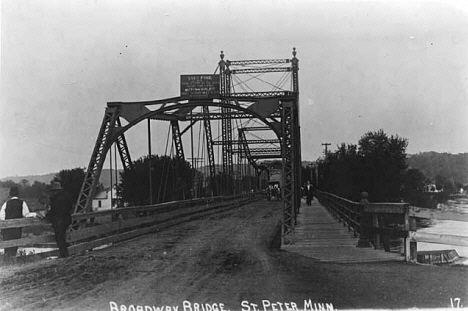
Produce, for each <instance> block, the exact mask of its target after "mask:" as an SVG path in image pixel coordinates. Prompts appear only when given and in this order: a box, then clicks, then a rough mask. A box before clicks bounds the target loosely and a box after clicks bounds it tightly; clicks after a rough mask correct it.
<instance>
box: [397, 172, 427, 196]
mask: <svg viewBox="0 0 468 311" xmlns="http://www.w3.org/2000/svg"><path fill="white" fill-rule="evenodd" d="M426 182H427V177H426V176H425V175H424V174H423V173H422V172H421V171H420V170H418V169H415V168H411V169H408V170H407V171H406V172H405V174H404V182H403V186H404V189H405V192H415V191H417V192H422V191H423V190H424V185H425V184H426Z"/></svg>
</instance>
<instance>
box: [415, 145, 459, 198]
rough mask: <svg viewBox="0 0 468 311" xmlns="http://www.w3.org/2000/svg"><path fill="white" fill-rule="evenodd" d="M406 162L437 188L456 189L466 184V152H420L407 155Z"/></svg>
mask: <svg viewBox="0 0 468 311" xmlns="http://www.w3.org/2000/svg"><path fill="white" fill-rule="evenodd" d="M407 163H408V167H410V168H413V169H417V170H419V171H421V172H422V173H423V174H424V175H425V176H426V178H427V179H428V180H430V181H431V182H432V183H435V184H436V185H438V187H439V188H444V189H446V190H456V189H460V188H461V187H463V186H464V187H465V188H466V187H467V186H468V153H459V154H450V153H437V152H433V151H431V152H422V153H418V154H413V155H409V156H408V160H407Z"/></svg>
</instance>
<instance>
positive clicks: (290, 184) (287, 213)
mask: <svg viewBox="0 0 468 311" xmlns="http://www.w3.org/2000/svg"><path fill="white" fill-rule="evenodd" d="M281 113H282V115H281V126H282V137H281V145H282V146H281V153H282V158H283V174H282V175H283V185H282V188H281V192H282V197H283V235H282V240H283V244H289V243H291V242H292V239H293V233H294V225H295V218H296V214H295V212H296V208H295V206H296V202H295V201H296V196H295V194H294V189H295V185H294V182H295V174H294V161H293V152H294V151H293V149H294V148H293V146H294V142H293V139H294V137H293V136H294V135H293V130H292V124H293V116H294V114H293V103H292V102H283V103H282V109H281Z"/></svg>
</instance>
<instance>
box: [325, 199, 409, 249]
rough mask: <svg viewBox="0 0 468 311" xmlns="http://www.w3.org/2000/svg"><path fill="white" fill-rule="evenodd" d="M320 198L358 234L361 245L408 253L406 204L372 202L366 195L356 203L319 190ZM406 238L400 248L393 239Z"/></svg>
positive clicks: (344, 224) (359, 244)
mask: <svg viewBox="0 0 468 311" xmlns="http://www.w3.org/2000/svg"><path fill="white" fill-rule="evenodd" d="M316 195H317V198H318V199H319V201H320V203H322V204H323V205H324V206H325V207H326V208H328V209H329V210H330V212H331V213H332V215H334V216H335V217H336V218H337V219H338V220H339V221H340V222H342V223H343V226H346V227H347V228H348V230H349V231H351V232H353V234H354V236H355V237H359V240H358V242H357V246H358V247H372V246H373V247H374V248H376V249H382V248H383V249H384V250H385V251H387V252H390V251H392V252H398V253H403V254H404V255H405V256H406V255H408V256H409V253H408V254H407V248H406V244H407V242H409V240H408V241H407V238H408V231H409V220H408V216H409V214H408V210H409V205H408V204H405V203H369V202H368V201H367V197H363V198H362V199H361V201H360V202H353V201H350V200H347V199H345V198H342V197H339V196H336V195H334V194H331V193H328V192H323V191H317V192H316ZM399 239H403V241H402V243H400V247H398V246H397V247H392V241H395V240H399Z"/></svg>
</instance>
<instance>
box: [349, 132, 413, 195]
mask: <svg viewBox="0 0 468 311" xmlns="http://www.w3.org/2000/svg"><path fill="white" fill-rule="evenodd" d="M358 145H359V150H358V152H359V154H360V155H361V157H362V161H363V162H362V169H363V177H364V185H363V186H364V187H365V188H366V190H367V191H368V192H369V196H370V198H371V199H372V200H374V201H381V202H383V201H386V202H391V201H399V200H400V197H401V193H400V189H401V185H402V182H403V173H404V171H405V169H406V168H407V164H406V147H407V146H408V140H406V139H404V138H401V137H399V136H398V135H397V136H393V135H392V136H390V137H388V136H387V134H385V132H384V131H383V130H379V131H377V132H368V133H366V134H365V135H364V136H362V137H361V139H360V140H359V143H358Z"/></svg>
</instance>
